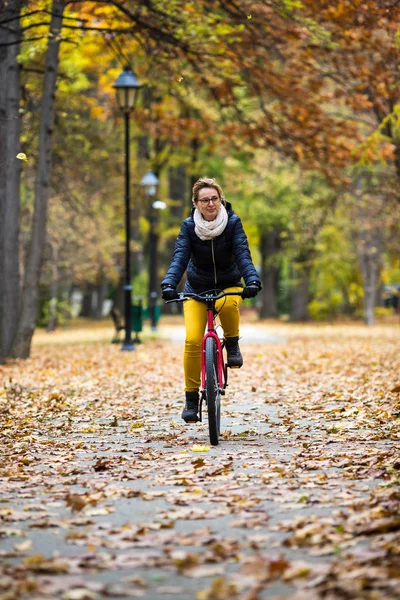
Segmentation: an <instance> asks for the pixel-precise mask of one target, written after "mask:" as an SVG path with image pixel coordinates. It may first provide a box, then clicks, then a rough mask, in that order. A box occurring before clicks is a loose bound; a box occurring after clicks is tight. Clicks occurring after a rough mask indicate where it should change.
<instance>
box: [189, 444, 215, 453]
mask: <svg viewBox="0 0 400 600" xmlns="http://www.w3.org/2000/svg"><path fill="white" fill-rule="evenodd" d="M191 449H192V451H193V452H209V450H210V446H200V445H199V444H194V446H192V448H191Z"/></svg>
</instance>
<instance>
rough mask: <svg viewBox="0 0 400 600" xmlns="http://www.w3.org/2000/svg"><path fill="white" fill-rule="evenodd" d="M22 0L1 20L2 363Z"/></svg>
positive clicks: (13, 262) (11, 262) (6, 349)
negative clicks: (6, 22) (6, 23)
mask: <svg viewBox="0 0 400 600" xmlns="http://www.w3.org/2000/svg"><path fill="white" fill-rule="evenodd" d="M21 5H22V0H9V2H7V3H4V4H3V3H2V17H3V19H4V20H9V19H15V20H13V21H11V23H10V25H9V27H2V28H0V361H1V360H2V359H4V358H7V357H8V356H9V355H10V352H11V346H12V342H13V339H14V336H15V333H16V329H17V322H18V312H19V305H20V276H19V213H20V179H21V166H22V161H21V160H19V159H18V158H16V156H17V154H18V153H19V152H20V130H21V119H20V113H19V108H20V66H19V63H18V62H17V56H18V54H19V52H20V44H19V43H15V44H12V45H2V44H9V43H10V42H16V41H18V40H19V39H20V36H21V26H20V21H19V19H18V16H19V14H20V11H21Z"/></svg>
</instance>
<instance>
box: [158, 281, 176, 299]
mask: <svg viewBox="0 0 400 600" xmlns="http://www.w3.org/2000/svg"><path fill="white" fill-rule="evenodd" d="M161 296H162V298H163V299H164V300H176V299H177V298H179V294H178V291H177V289H176V288H174V287H172V285H169V286H167V287H165V288H163V291H162V293H161Z"/></svg>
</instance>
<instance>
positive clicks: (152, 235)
mask: <svg viewBox="0 0 400 600" xmlns="http://www.w3.org/2000/svg"><path fill="white" fill-rule="evenodd" d="M158 184H159V181H158V178H157V176H156V175H155V174H154V173H152V172H151V171H149V172H148V173H146V175H145V176H144V177H143V179H142V181H141V182H140V185H141V186H143V187H144V189H145V192H146V194H147V198H148V210H149V224H150V229H149V296H148V306H149V316H150V321H151V328H152V330H153V331H156V330H157V315H156V309H157V297H158V294H157V291H156V290H157V287H158V286H157V244H158V231H157V227H156V225H157V216H156V215H157V211H159V210H163V209H164V208H166V207H167V205H166V204H165V202H162V201H161V200H155V197H156V195H157V187H158Z"/></svg>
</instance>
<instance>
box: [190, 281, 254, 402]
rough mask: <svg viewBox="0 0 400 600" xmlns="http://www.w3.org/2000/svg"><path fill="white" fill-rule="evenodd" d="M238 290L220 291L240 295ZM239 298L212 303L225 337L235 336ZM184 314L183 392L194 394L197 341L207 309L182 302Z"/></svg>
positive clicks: (197, 376)
mask: <svg viewBox="0 0 400 600" xmlns="http://www.w3.org/2000/svg"><path fill="white" fill-rule="evenodd" d="M242 290H243V288H241V287H231V288H226V289H225V290H224V292H241V291H242ZM241 302H242V297H241V296H226V297H225V298H221V299H220V300H217V302H216V305H215V307H216V309H217V311H218V314H219V318H220V321H221V325H222V328H223V330H224V335H225V337H236V336H238V335H239V306H240V304H241ZM183 312H184V315H185V327H186V340H185V352H184V355H183V368H184V372H185V392H197V390H198V389H199V388H200V371H201V340H202V339H203V336H204V333H205V330H206V325H207V307H206V304H205V303H204V302H199V301H198V300H186V301H185V302H184V303H183Z"/></svg>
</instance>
